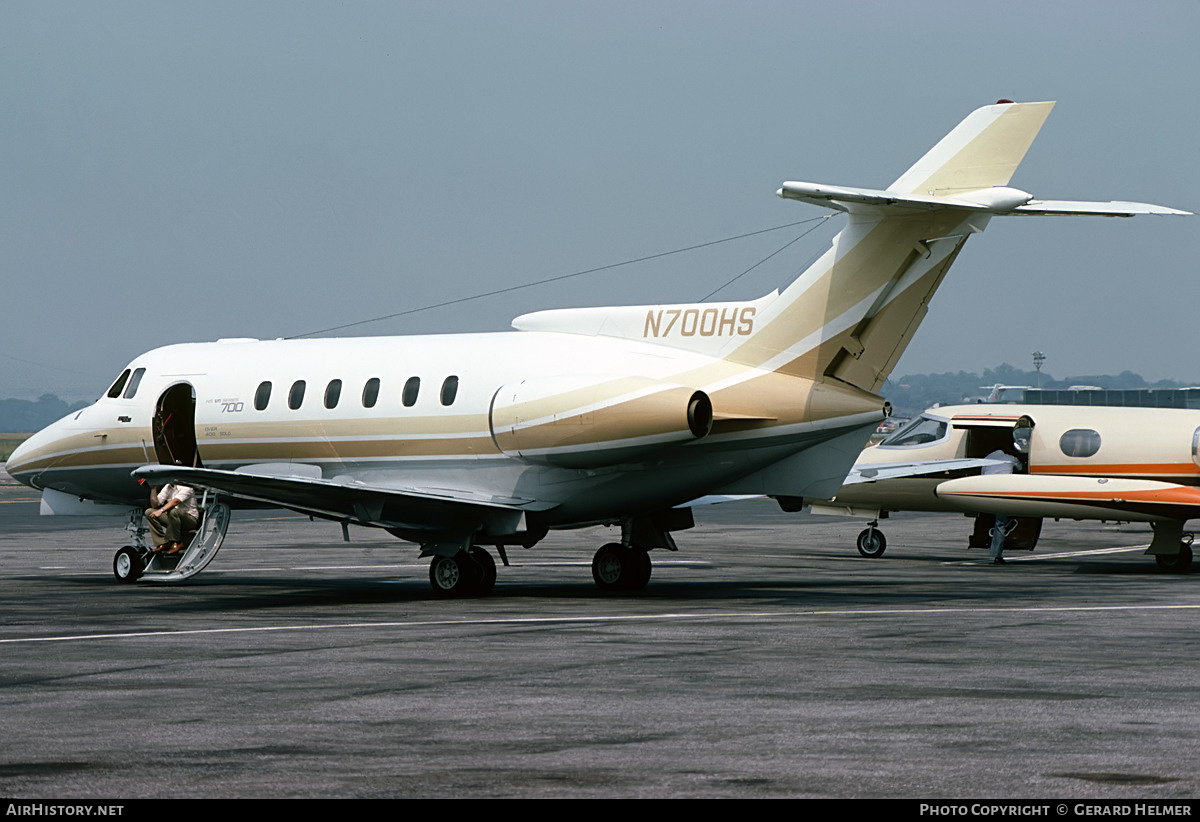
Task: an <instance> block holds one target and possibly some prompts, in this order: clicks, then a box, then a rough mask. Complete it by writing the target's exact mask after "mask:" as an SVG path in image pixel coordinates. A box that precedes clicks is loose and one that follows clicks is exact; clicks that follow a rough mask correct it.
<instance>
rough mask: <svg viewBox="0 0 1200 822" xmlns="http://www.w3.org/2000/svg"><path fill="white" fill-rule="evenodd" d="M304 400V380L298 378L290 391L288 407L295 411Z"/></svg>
mask: <svg viewBox="0 0 1200 822" xmlns="http://www.w3.org/2000/svg"><path fill="white" fill-rule="evenodd" d="M303 402H304V380H296V381H295V382H294V383H292V390H291V391H289V392H288V408H290V409H292V410H293V411H295V410H296V409H297V408H299V407H300V405H301V403H303Z"/></svg>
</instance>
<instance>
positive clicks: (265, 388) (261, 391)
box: [254, 382, 271, 411]
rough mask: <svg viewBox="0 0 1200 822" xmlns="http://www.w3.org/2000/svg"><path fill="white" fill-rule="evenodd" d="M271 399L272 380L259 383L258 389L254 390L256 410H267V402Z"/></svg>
mask: <svg viewBox="0 0 1200 822" xmlns="http://www.w3.org/2000/svg"><path fill="white" fill-rule="evenodd" d="M270 401H271V383H270V382H260V383H259V384H258V390H257V391H255V392H254V410H255V411H265V410H267V403H269V402H270Z"/></svg>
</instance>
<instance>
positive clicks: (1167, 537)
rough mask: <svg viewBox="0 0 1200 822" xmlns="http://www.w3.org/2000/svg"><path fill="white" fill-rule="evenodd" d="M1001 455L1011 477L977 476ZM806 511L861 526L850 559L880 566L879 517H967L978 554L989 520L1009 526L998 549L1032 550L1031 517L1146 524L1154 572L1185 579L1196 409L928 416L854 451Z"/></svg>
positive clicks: (942, 410) (1198, 441) (1198, 512)
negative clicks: (834, 488)
mask: <svg viewBox="0 0 1200 822" xmlns="http://www.w3.org/2000/svg"><path fill="white" fill-rule="evenodd" d="M998 451H999V452H1003V453H1006V454H1010V455H1012V456H1013V457H1015V458H1016V459H1017V461H1018V462H1019V468H1018V470H1016V471H1015V472H1012V473H1009V472H1008V469H1007V468H1006V469H1005V473H1001V474H988V473H985V472H983V471H982V469H983V468H984V467H985V466H987V465H989V464H998V463H997V461H996V460H989V459H988V457H989V456H992V455H994V454H996V452H998ZM812 510H813V513H818V514H820V513H825V514H840V515H849V516H858V517H866V518H867V519H870V520H872V522H871V523H870V524H869V525H868V526H867V528H866V529H865V530H864V531H863V532H862V533H860V534H859V535H858V542H857V544H858V551H859V553H860V554H862V555H863V556H866V557H879V556H883V552H884V550H885V549H886V548H887V540H886V538H885V537H884V535H883V533H882V531H880V530H879V528H878V524H879V523H878V520H879V518H880V517H882V516H886V515H887V513H888V512H890V511H961V512H963V513H966V514H971V515H975V532H974V533H973V534H972V535H971V537H970V539H969V542H968V546H969V547H977V548H983V547H986V546H987V545H988V543H989V542H990V535H989V533H988V531H989V529H990V528H991V527H992V521H993V520H994V518H995V516H996V515H998V514H999V515H1004V516H1008V517H1014V518H1016V520H1015V525H1013V524H1011V522H1010V527H1013V528H1015V530H1013V531H1012V533H1010V534H1009V536H1008V538H1007V539H1006V541H1005V547H1006V548H1018V549H1023V550H1033V547H1034V545H1036V543H1037V539H1038V536H1039V534H1040V532H1041V525H1042V519H1043V518H1045V517H1056V518H1062V519H1075V520H1109V521H1122V522H1148V523H1150V524H1151V525H1152V527H1153V528H1154V538H1153V540H1152V541H1151V543H1150V546H1149V548H1148V549H1147V550H1146V553H1147V554H1151V555H1153V556H1154V559H1155V562H1156V563H1157V565H1158V566H1159V567H1160V568H1162V569H1163V570H1167V571H1187V570H1188V569H1189V567H1190V566H1191V563H1192V547H1191V540H1192V538H1191V535H1185V534H1184V532H1183V528H1184V524H1185V523H1186V522H1187V521H1188V520H1190V519H1194V518H1196V517H1200V411H1196V410H1190V409H1184V408H1127V407H1122V408H1113V407H1105V406H1080V405H1007V404H995V405H993V404H982V405H951V406H942V407H939V408H930V409H929V410H928V411H926V412H925V413H923V414H921V415H920V416H918V417H915V418H914V419H912V420H911V421H910V422H909V423H908V424H907V425H905V426H904V427H903V428H901V429H900V430H898V431H896V432H895V433H894V434H892V435H891V436H889V437H887V438H886V439H884V440H883V441H882V442H880V443H879V444H878V445H873V446H870V447H869V448H866V449H864V450H863V452H862V455H861V456H859V458H858V460H857V462H856V463H855V465H854V468H853V469H852V470H851V472H850V474H849V476H848V477H847V478H846V484H845V485H844V486H843V487H842V488H841V489H840V490H839V491H838V492H837V494H836V495H835V496H834V497H833V499H832V500H829V501H818V500H814V501H813V504H812Z"/></svg>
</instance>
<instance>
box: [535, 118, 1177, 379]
mask: <svg viewBox="0 0 1200 822" xmlns="http://www.w3.org/2000/svg"><path fill="white" fill-rule="evenodd" d="M1053 107H1054V103H1048V102H1047V103H1010V102H1002V103H997V104H996V105H992V106H984V107H983V108H980V109H977V110H976V111H974V112H972V113H971V114H970V115H968V116H967V118H966V119H964V120H963V121H962V122H961V123H959V124H958V126H957V127H956V128H955V129H954V130H953V131H951V132H950V133H949V134H948V135H946V136H945V137H944V138H943V139H942V140H941V141H940V142H938V144H937V145H935V146H934V147H933V148H932V149H930V150H929V151H928V152H927V153H926V154H925V156H924V157H922V158H921V159H920V160H918V161H917V162H916V163H915V164H914V165H913V166H912V168H910V169H909V170H908V171H906V172H905V173H904V174H902V175H901V176H900V178H899V179H898V180H896V181H895V182H894V183H892V185H891V186H889V187H888V188H887V189H884V190H875V189H865V188H847V187H842V186H827V185H816V184H813V183H800V182H786V183H784V184H783V186H782V187H781V188H780V189H779V191H778V192H777V193H778V194H779V196H781V197H784V198H786V199H792V200H800V201H802V202H807V203H812V204H815V205H820V206H822V207H825V208H832V209H835V210H838V211H843V212H846V213H847V214H848V216H849V222H848V224H847V226H846V227H845V228H844V229H843V230H842V231H841V232H840V233H839V234H838V235H837V236H836V237H834V239H833V245H832V247H831V248H830V249H829V250H828V251H827V252H826V253H825V254H824V255H823V256H822V257H821V258H820V259H819V260H817V262H815V263H814V264H813V265H812V266H810V267H809V268H808V270H806V271H805V272H804V273H803V274H802V275H800V277H799V278H798V279H797V280H796V281H795V282H793V283H792V284H791V285H790V286H788V287H787V289H785V290H784V291H783V293H782V294H768V295H767V296H765V297H762V298H760V299H758V300H754V301H752V302H744V303H721V304H712V303H699V304H684V305H670V306H628V307H618V308H589V309H565V310H557V311H545V312H538V313H536V314H528V315H525V316H523V317H518V318H517V319H516V320H515V321H514V322H513V325H514V326H515V327H517V328H518V329H522V330H545V331H550V330H553V331H567V332H573V333H584V334H599V335H605V336H614V337H624V338H632V339H639V340H643V341H646V342H653V343H657V344H660V345H669V346H672V347H677V348H685V349H688V350H693V351H697V352H700V353H705V354H710V355H713V356H720V357H723V358H725V359H728V360H730V361H732V362H736V363H738V364H741V365H748V366H753V367H756V368H762V369H765V370H768V371H778V372H781V373H784V374H788V375H790V376H798V377H806V378H809V379H812V380H835V381H840V382H843V383H847V384H849V385H853V386H855V387H856V388H860V389H864V390H866V391H869V392H871V393H877V392H878V391H879V389H880V387H881V386H882V385H883V382H884V380H885V379H887V376H888V375H889V374H890V373H891V370H892V368H893V367H894V366H895V364H896V361H897V360H898V359H899V358H900V355H901V354H903V353H904V349H905V348H906V347H907V346H908V343H909V340H911V339H912V336H913V334H914V333H915V332H916V330H917V326H919V325H920V323H921V320H922V319H923V318H924V316H925V313H926V311H927V310H928V304H929V300H930V299H931V298H932V297H933V294H934V292H935V291H936V290H937V288H938V286H939V285H940V284H941V282H942V278H943V277H945V276H946V272H947V270H948V269H949V268H950V266H951V264H953V262H954V260H955V258H956V257H957V256H958V253H959V251H960V250H961V249H962V246H963V244H964V243H965V242H966V240H967V238H968V237H970V236H971V235H972V234H976V233H979V232H981V231H983V230H984V228H986V226H987V224H988V222H989V221H990V220H991V218H992V217H993V216H996V215H1006V214H1029V215H1045V214H1098V215H1104V216H1131V215H1133V214H1171V213H1173V214H1184V213H1187V212H1180V211H1175V210H1173V209H1167V208H1162V207H1160V206H1150V205H1146V204H1142V203H1078V202H1058V201H1040V200H1034V199H1033V197H1032V195H1030V194H1028V193H1026V192H1024V191H1019V190H1017V189H1013V188H1008V187H1007V184H1008V182H1009V180H1010V179H1011V178H1012V175H1013V173H1014V172H1015V171H1016V168H1017V166H1018V165H1019V164H1020V162H1021V160H1022V159H1023V158H1024V156H1025V152H1026V151H1027V150H1028V149H1029V146H1030V145H1031V144H1032V143H1033V139H1034V137H1036V136H1037V133H1038V131H1039V130H1040V129H1041V127H1042V123H1043V122H1045V119H1046V117H1047V116H1048V115H1049V114H1050V110H1051V109H1052V108H1053Z"/></svg>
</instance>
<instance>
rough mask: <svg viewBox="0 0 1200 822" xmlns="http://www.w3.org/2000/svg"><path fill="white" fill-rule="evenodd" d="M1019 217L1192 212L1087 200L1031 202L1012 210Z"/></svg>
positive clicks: (1179, 213) (1185, 214) (1127, 215)
mask: <svg viewBox="0 0 1200 822" xmlns="http://www.w3.org/2000/svg"><path fill="white" fill-rule="evenodd" d="M1011 213H1013V214H1017V215H1034V216H1037V215H1044V216H1051V217H1052V216H1063V217H1091V216H1096V217H1136V216H1137V215H1139V214H1176V215H1179V216H1188V215H1190V214H1191V213H1192V212H1190V211H1180V210H1179V209H1177V208H1167V207H1166V206H1160V205H1152V204H1151V203H1126V202H1121V201H1119V200H1118V201H1115V202H1111V203H1093V202H1088V201H1086V200H1030V201H1029V202H1028V203H1026V204H1025V205H1022V206H1017V207H1016V208H1014V209H1013V210H1012V212H1011Z"/></svg>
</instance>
